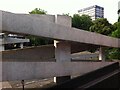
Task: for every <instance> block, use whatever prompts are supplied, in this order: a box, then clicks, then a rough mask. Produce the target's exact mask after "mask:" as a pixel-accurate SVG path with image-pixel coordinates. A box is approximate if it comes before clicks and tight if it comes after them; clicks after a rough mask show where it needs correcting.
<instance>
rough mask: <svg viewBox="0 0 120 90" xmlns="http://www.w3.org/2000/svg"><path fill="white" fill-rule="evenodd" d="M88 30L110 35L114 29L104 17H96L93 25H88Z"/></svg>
mask: <svg viewBox="0 0 120 90" xmlns="http://www.w3.org/2000/svg"><path fill="white" fill-rule="evenodd" d="M90 31H91V32H97V33H100V34H104V35H111V33H112V32H113V31H114V27H113V26H112V24H110V23H109V22H108V20H107V19H106V18H98V19H96V20H94V21H93V25H92V26H91V27H90Z"/></svg>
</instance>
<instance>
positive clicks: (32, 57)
mask: <svg viewBox="0 0 120 90" xmlns="http://www.w3.org/2000/svg"><path fill="white" fill-rule="evenodd" d="M0 54H1V55H2V59H1V60H2V61H3V62H35V61H37V62H43V61H55V59H54V57H55V49H54V46H53V45H45V46H39V47H29V48H23V49H14V50H6V51H3V52H0Z"/></svg>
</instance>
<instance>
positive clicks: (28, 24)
mask: <svg viewBox="0 0 120 90" xmlns="http://www.w3.org/2000/svg"><path fill="white" fill-rule="evenodd" d="M1 12H2V11H1ZM2 30H3V32H13V33H20V34H31V35H35V36H42V37H48V38H53V39H58V40H66V41H72V42H79V43H87V44H94V45H101V46H108V47H118V39H116V38H112V37H108V36H104V35H101V34H96V33H92V32H88V31H84V30H80V29H76V28H69V27H66V26H63V25H58V24H55V23H52V22H47V21H43V20H41V19H38V18H34V17H29V16H26V15H17V14H12V13H8V12H2Z"/></svg>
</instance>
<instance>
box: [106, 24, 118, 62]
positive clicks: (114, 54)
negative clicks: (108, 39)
mask: <svg viewBox="0 0 120 90" xmlns="http://www.w3.org/2000/svg"><path fill="white" fill-rule="evenodd" d="M113 26H114V28H115V29H116V30H115V31H113V32H112V34H111V36H112V37H116V38H120V22H116V23H114V24H113ZM108 58H109V59H117V60H120V48H112V49H109V51H108Z"/></svg>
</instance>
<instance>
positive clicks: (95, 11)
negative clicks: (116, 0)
mask: <svg viewBox="0 0 120 90" xmlns="http://www.w3.org/2000/svg"><path fill="white" fill-rule="evenodd" d="M78 13H79V14H80V15H83V14H85V15H89V16H90V17H91V19H92V20H95V19H97V18H104V8H103V7H100V6H97V5H94V6H90V7H87V8H83V9H80V10H78Z"/></svg>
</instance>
